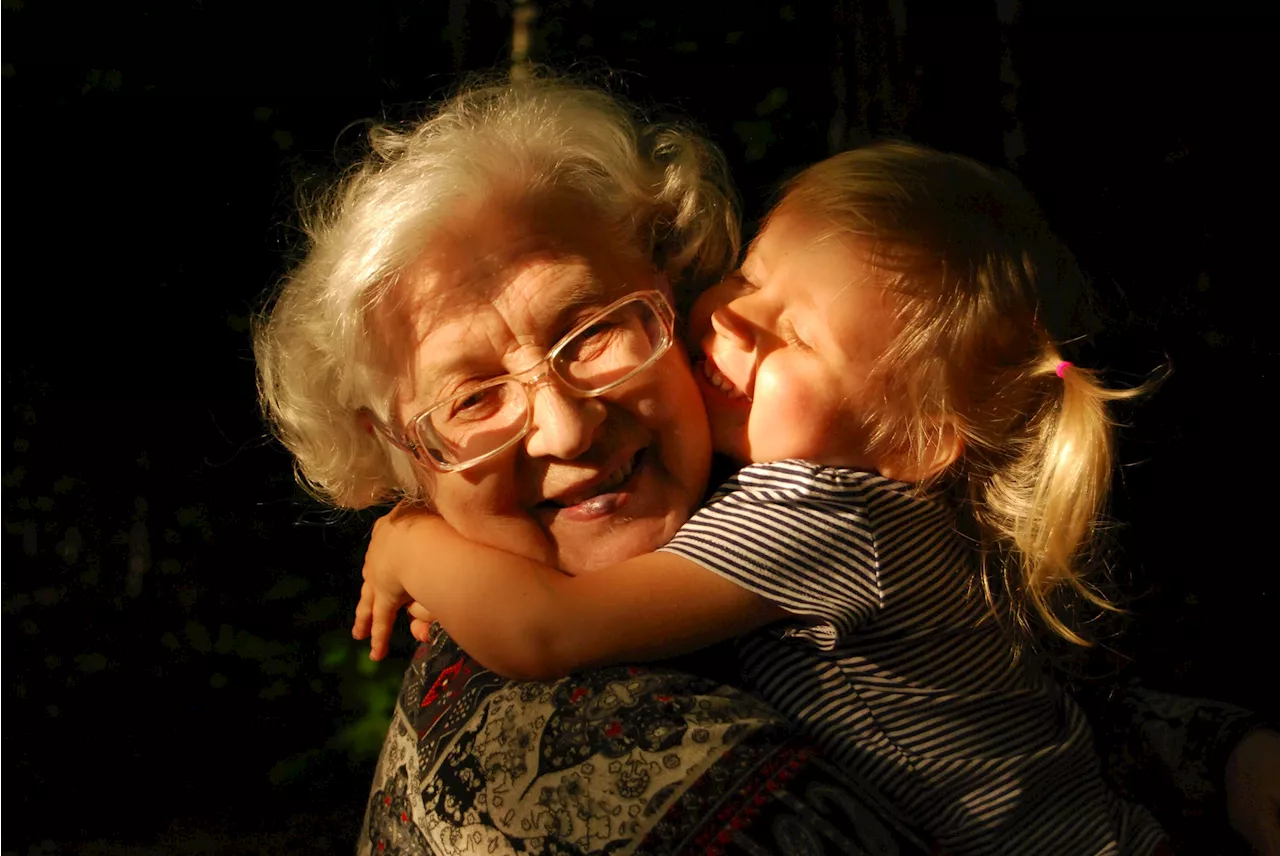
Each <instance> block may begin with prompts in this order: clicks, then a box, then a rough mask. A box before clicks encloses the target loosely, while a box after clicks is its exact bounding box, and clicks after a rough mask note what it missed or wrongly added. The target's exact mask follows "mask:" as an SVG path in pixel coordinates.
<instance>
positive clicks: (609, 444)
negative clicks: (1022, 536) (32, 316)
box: [255, 82, 1239, 853]
mask: <svg viewBox="0 0 1280 856" xmlns="http://www.w3.org/2000/svg"><path fill="white" fill-rule="evenodd" d="M325 210H326V211H327V212H328V213H327V214H326V215H325V216H323V217H321V218H319V219H317V220H316V221H314V222H312V223H311V224H310V225H309V234H310V237H311V246H310V251H309V253H308V255H307V257H306V259H305V261H304V262H303V263H302V265H301V266H300V267H299V268H298V269H297V270H295V271H294V273H293V274H292V276H291V277H290V278H289V279H288V281H287V282H286V283H285V284H284V286H283V289H282V291H281V293H280V295H279V297H278V299H277V301H276V302H275V304H274V306H273V307H272V308H271V309H270V312H269V316H268V319H267V321H266V323H265V324H263V325H262V326H260V327H259V329H258V330H257V333H256V339H255V350H256V356H257V360H258V366H259V373H260V386H261V394H262V398H263V401H264V405H265V407H266V409H267V411H268V413H269V414H270V416H271V418H272V420H273V422H274V425H275V427H276V430H277V433H278V434H279V436H280V437H281V439H282V440H283V442H284V443H285V444H286V445H287V446H288V447H289V449H290V450H291V451H292V452H293V453H294V455H295V457H296V459H297V464H298V471H299V474H300V476H301V477H302V478H303V480H304V481H305V482H306V483H307V484H308V485H310V486H311V487H312V488H313V489H314V490H315V491H316V492H317V493H318V494H319V495H320V496H321V497H322V498H324V499H326V500H327V501H330V502H332V503H334V504H336V505H339V506H343V507H348V508H363V507H366V506H369V505H371V504H375V503H378V502H382V501H389V500H394V499H396V498H398V497H412V498H417V499H419V500H421V501H423V502H424V503H429V504H430V506H431V507H432V508H433V509H434V511H435V512H436V513H438V514H439V515H441V517H443V518H444V519H445V520H446V521H447V522H449V523H450V524H451V525H452V526H453V527H454V528H456V529H457V530H458V531H459V532H461V533H462V534H464V535H466V536H468V537H470V538H472V539H474V540H477V541H480V542H484V543H487V544H490V545H493V546H499V547H502V548H504V549H507V550H510V551H513V552H519V553H523V554H525V555H527V556H529V557H531V558H535V559H538V560H541V561H543V562H546V563H549V564H552V565H555V566H557V567H562V568H565V569H567V571H569V572H572V573H586V572H590V571H591V570H592V569H594V568H598V567H602V566H605V565H608V564H610V563H614V562H617V561H619V560H621V559H625V558H628V557H630V556H633V555H636V554H638V553H642V552H647V551H650V550H652V549H654V548H655V547H657V546H660V545H661V544H663V543H665V542H666V540H667V539H669V538H670V537H671V535H672V534H673V533H674V532H675V530H676V529H677V528H678V527H679V526H680V525H681V524H682V523H683V522H684V521H685V520H686V519H687V517H688V516H689V514H690V512H691V510H692V509H693V508H694V506H695V505H696V504H697V503H698V502H700V500H701V499H702V497H703V495H704V493H705V490H706V484H707V479H708V473H709V467H710V459H711V451H710V442H709V438H708V429H707V424H706V420H705V416H704V414H703V411H702V406H701V402H700V400H699V397H698V393H697V390H696V387H695V386H694V383H693V379H692V377H691V374H690V370H689V366H688V363H687V361H686V359H685V357H684V354H683V352H682V350H681V348H680V347H679V345H678V334H677V331H676V325H675V313H674V312H673V310H672V305H673V302H676V300H677V298H678V297H680V296H683V295H687V294H689V293H690V292H691V291H692V290H695V289H697V288H698V287H700V286H701V285H703V284H705V283H708V282H710V281H713V280H714V279H716V278H718V276H719V275H721V274H722V273H723V272H724V271H725V269H726V267H727V266H728V265H729V264H731V263H732V262H733V261H734V259H735V256H736V250H737V219H736V215H735V212H734V208H733V205H732V204H731V196H730V190H729V184H728V182H727V179H726V177H725V175H724V170H723V166H722V163H721V161H720V158H719V156H718V155H717V153H716V152H715V151H714V149H713V148H712V147H711V146H710V145H709V144H707V143H705V142H704V141H702V140H700V139H699V138H698V137H696V136H694V135H691V134H688V133H684V132H681V131H679V130H678V129H674V128H656V127H650V126H644V125H642V124H641V123H639V122H638V121H637V120H636V119H635V118H634V117H633V116H632V115H631V114H630V113H629V112H627V111H626V110H625V109H624V108H623V107H621V106H620V105H619V104H618V103H617V102H616V101H615V100H614V99H612V98H610V97H608V96H606V95H603V94H601V93H598V92H595V91H592V90H588V89H582V88H578V87H575V86H570V85H565V84H562V83H556V82H533V83H528V84H523V85H513V86H508V85H499V86H493V87H480V88H476V89H472V90H469V91H466V92H464V93H462V94H461V95H459V96H457V97H456V98H455V99H453V100H451V101H450V102H448V103H446V104H445V105H443V106H442V107H441V108H440V109H439V110H438V111H437V112H436V113H435V115H434V116H433V117H432V118H430V119H429V120H428V121H426V122H424V123H422V124H420V125H418V126H416V127H414V128H412V129H410V130H408V131H405V132H396V131H389V130H382V131H379V132H377V133H375V135H374V137H373V154H372V155H371V157H370V158H369V159H368V160H367V161H366V162H365V164H364V166H363V167H362V169H361V170H360V171H358V172H357V173H355V174H354V175H352V176H351V177H350V178H349V179H348V180H347V181H346V182H345V183H344V184H343V185H342V188H341V191H340V192H339V193H338V194H337V195H336V196H335V197H334V198H333V199H331V200H330V201H329V203H328V204H327V205H326V207H325ZM601 329H609V330H611V331H620V332H617V333H616V335H618V336H619V337H621V338H622V339H623V340H624V344H625V347H614V348H610V349H609V354H610V355H611V356H610V358H609V359H601V358H600V356H599V354H600V352H599V351H598V350H597V349H595V348H594V347H593V345H594V343H595V341H596V340H595V337H596V335H597V334H598V331H599V330H601ZM619 355H621V356H619ZM477 383H480V384H481V385H482V386H481V387H477ZM460 391H461V392H460ZM481 393H483V394H481ZM474 408H485V416H486V418H485V419H484V420H482V421H480V422H477V423H476V424H479V425H482V426H483V427H482V428H480V429H474V428H470V427H469V426H468V421H467V415H468V412H469V411H470V410H472V409H474ZM495 415H500V416H501V417H502V418H492V417H494V416H495ZM493 620H495V621H501V620H502V616H501V615H495V616H493ZM709 665H711V664H710V662H709V661H703V662H696V663H694V664H692V665H691V666H690V665H689V664H686V666H687V667H688V668H687V669H686V670H685V671H678V670H675V669H673V668H668V667H646V668H643V669H641V668H609V669H600V670H595V671H590V672H586V673H579V674H577V675H574V676H572V677H571V678H566V679H562V680H559V681H551V682H545V683H536V682H512V681H508V680H505V679H502V678H500V677H498V676H496V675H494V674H493V673H491V672H488V671H487V670H485V669H484V668H483V667H481V666H480V665H479V664H478V663H476V662H475V661H474V660H473V659H471V658H470V657H468V656H467V655H466V654H465V653H464V652H462V651H461V650H460V649H458V647H457V646H456V645H455V644H454V643H452V642H451V641H450V640H449V639H448V638H447V637H445V636H444V635H443V634H439V635H437V637H436V638H434V639H433V640H432V642H431V643H430V645H428V646H424V647H422V648H420V649H419V651H418V653H417V655H416V656H415V659H414V662H413V665H412V666H411V668H410V669H409V671H408V673H407V675H406V677H405V682H404V685H403V689H402V691H401V694H400V696H399V699H398V704H397V706H396V711H395V715H394V720H393V722H392V724H391V729H390V732H389V734H388V737H387V740H386V743H385V745H384V748H383V752H382V755H381V758H380V760H379V763H378V768H377V773H376V778H375V782H374V785H373V790H372V794H371V798H370V802H369V807H368V810H367V812H366V819H365V828H364V830H363V832H362V835H361V840H360V849H361V852H374V853H427V852H439V853H463V852H466V853H480V852H484V853H495V852H505V853H515V852H539V853H560V852H575V853H597V852H599V853H603V852H609V853H614V852H629V853H676V852H692V851H694V850H697V851H698V852H708V853H717V852H727V851H733V850H737V851H740V852H751V853H771V852H787V853H789V852H806V853H807V852H815V853H820V852H840V853H855V852H864V851H867V850H870V851H873V852H913V851H914V850H925V849H927V848H924V847H923V845H920V844H919V843H918V842H916V841H915V839H914V838H913V836H912V835H911V833H910V831H909V830H910V824H909V822H907V821H906V820H905V819H903V818H898V817H894V816H892V815H891V814H890V812H889V811H888V810H887V809H885V808H883V807H882V805H881V803H880V801H879V800H878V799H877V798H876V796H875V795H874V794H873V793H871V792H870V791H869V790H868V789H866V788H864V787H862V786H861V785H859V784H858V783H854V782H850V781H848V780H847V779H845V778H843V777H841V776H840V774H838V773H837V772H835V771H834V770H833V769H831V768H830V767H829V766H828V765H827V764H825V763H824V762H823V761H822V759H821V757H820V756H819V755H817V754H816V753H814V752H813V751H812V750H811V749H810V748H809V747H808V746H807V745H806V744H804V743H802V742H800V741H797V740H795V739H794V738H792V737H791V736H790V734H789V733H788V730H787V728H786V723H784V722H783V721H782V720H781V719H780V718H779V717H778V715H777V714H776V713H774V712H773V711H771V710H770V709H769V708H767V707H765V706H764V705H763V704H762V703H760V702H759V701H757V700H755V699H754V698H752V697H751V696H749V695H747V694H745V693H743V692H741V691H739V690H736V689H733V688H732V687H731V686H728V685H726V684H725V683H724V682H723V681H721V680H717V679H716V677H717V676H715V675H698V674H697V673H698V672H705V671H707V667H708V666H709ZM1238 736H1239V734H1238V733H1235V734H1233V736H1232V739H1234V737H1238ZM1228 745H1229V744H1228Z"/></svg>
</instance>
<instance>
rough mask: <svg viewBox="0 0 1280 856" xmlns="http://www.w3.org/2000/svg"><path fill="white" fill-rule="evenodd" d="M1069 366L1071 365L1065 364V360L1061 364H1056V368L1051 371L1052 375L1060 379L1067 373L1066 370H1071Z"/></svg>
mask: <svg viewBox="0 0 1280 856" xmlns="http://www.w3.org/2000/svg"><path fill="white" fill-rule="evenodd" d="M1071 365H1072V364H1071V363H1069V362H1067V361H1066V360H1063V361H1062V362H1060V363H1058V367H1057V368H1056V369H1054V370H1053V371H1054V374H1056V375H1057V376H1058V377H1062V376H1063V375H1064V374H1066V373H1067V369H1069V368H1071Z"/></svg>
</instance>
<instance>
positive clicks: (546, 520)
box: [541, 461, 701, 573]
mask: <svg viewBox="0 0 1280 856" xmlns="http://www.w3.org/2000/svg"><path fill="white" fill-rule="evenodd" d="M655 469H657V468H655V467H654V465H653V462H652V461H645V462H644V463H643V464H642V465H641V466H638V467H637V468H636V472H635V473H633V476H632V478H630V479H628V481H627V484H626V485H624V487H623V489H622V490H620V491H618V492H617V493H616V494H607V495H604V496H601V497H597V498H595V499H593V500H590V501H589V502H588V503H584V504H580V505H578V506H573V507H571V508H563V509H554V510H543V512H542V513H541V516H542V523H543V526H544V527H545V529H546V531H547V533H548V534H549V535H550V536H551V540H552V541H553V542H554V543H555V545H556V549H557V552H558V554H559V556H560V567H561V568H563V569H564V570H566V571H570V572H574V573H585V572H588V571H594V570H598V569H600V568H604V567H608V566H609V565H614V564H617V563H618V562H622V561H625V560H627V559H631V558H634V557H636V556H639V555H642V554H644V553H652V552H653V551H654V550H656V549H657V548H659V547H661V546H662V545H663V544H665V543H667V542H668V541H670V540H671V538H672V537H673V536H674V535H675V533H676V530H677V529H679V528H680V525H681V524H682V523H684V522H685V520H687V519H688V518H689V514H690V513H691V512H692V510H693V507H694V505H695V504H696V503H697V502H698V501H699V500H700V499H701V497H700V496H697V495H692V493H691V492H690V491H685V490H682V489H681V487H680V486H679V485H677V484H674V483H671V482H670V481H669V480H667V479H664V478H661V477H660V474H659V473H657V472H655ZM685 493H690V495H688V496H685V495H684V494H685Z"/></svg>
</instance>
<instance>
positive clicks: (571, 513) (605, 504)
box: [538, 449, 648, 521]
mask: <svg viewBox="0 0 1280 856" xmlns="http://www.w3.org/2000/svg"><path fill="white" fill-rule="evenodd" d="M645 452H646V450H645V449H641V450H640V451H639V452H637V453H636V454H635V456H634V457H632V458H630V459H629V460H628V461H627V463H625V464H624V465H623V466H622V467H620V468H619V469H618V471H617V472H616V473H614V474H613V475H612V476H610V478H609V479H608V480H606V481H605V482H603V483H601V484H600V485H597V486H596V487H594V488H591V489H590V490H589V491H587V492H586V493H585V494H581V495H577V496H569V497H566V498H565V499H564V501H560V500H547V501H545V502H540V503H538V512H539V515H540V516H543V517H545V518H548V519H565V520H576V521H587V520H596V519H599V518H601V517H607V516H608V515H610V514H613V513H614V512H616V511H618V510H619V509H621V508H622V507H623V506H625V505H626V504H627V500H628V499H630V497H631V493H632V492H633V491H634V490H635V487H636V484H637V483H638V482H639V480H640V477H641V474H642V471H643V470H644V469H645V465H646V463H647V460H648V456H647V455H646V454H645Z"/></svg>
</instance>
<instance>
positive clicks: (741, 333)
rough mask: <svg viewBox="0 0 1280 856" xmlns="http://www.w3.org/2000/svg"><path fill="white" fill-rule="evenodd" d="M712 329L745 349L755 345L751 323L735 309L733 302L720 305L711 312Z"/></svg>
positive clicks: (731, 342)
mask: <svg viewBox="0 0 1280 856" xmlns="http://www.w3.org/2000/svg"><path fill="white" fill-rule="evenodd" d="M711 329H712V330H714V331H715V334H716V335H717V336H719V337H721V338H722V339H725V340H727V341H728V342H729V343H730V344H732V345H733V346H734V347H737V348H741V349H742V350H744V351H749V350H751V349H752V348H753V347H754V346H755V334H754V332H753V331H752V325H751V323H750V322H749V321H747V319H745V318H743V317H742V316H741V315H739V314H738V313H737V312H736V311H735V310H734V307H733V304H732V303H726V304H724V305H723V306H719V307H717V308H716V309H715V310H714V311H713V312H712V313H711Z"/></svg>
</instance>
